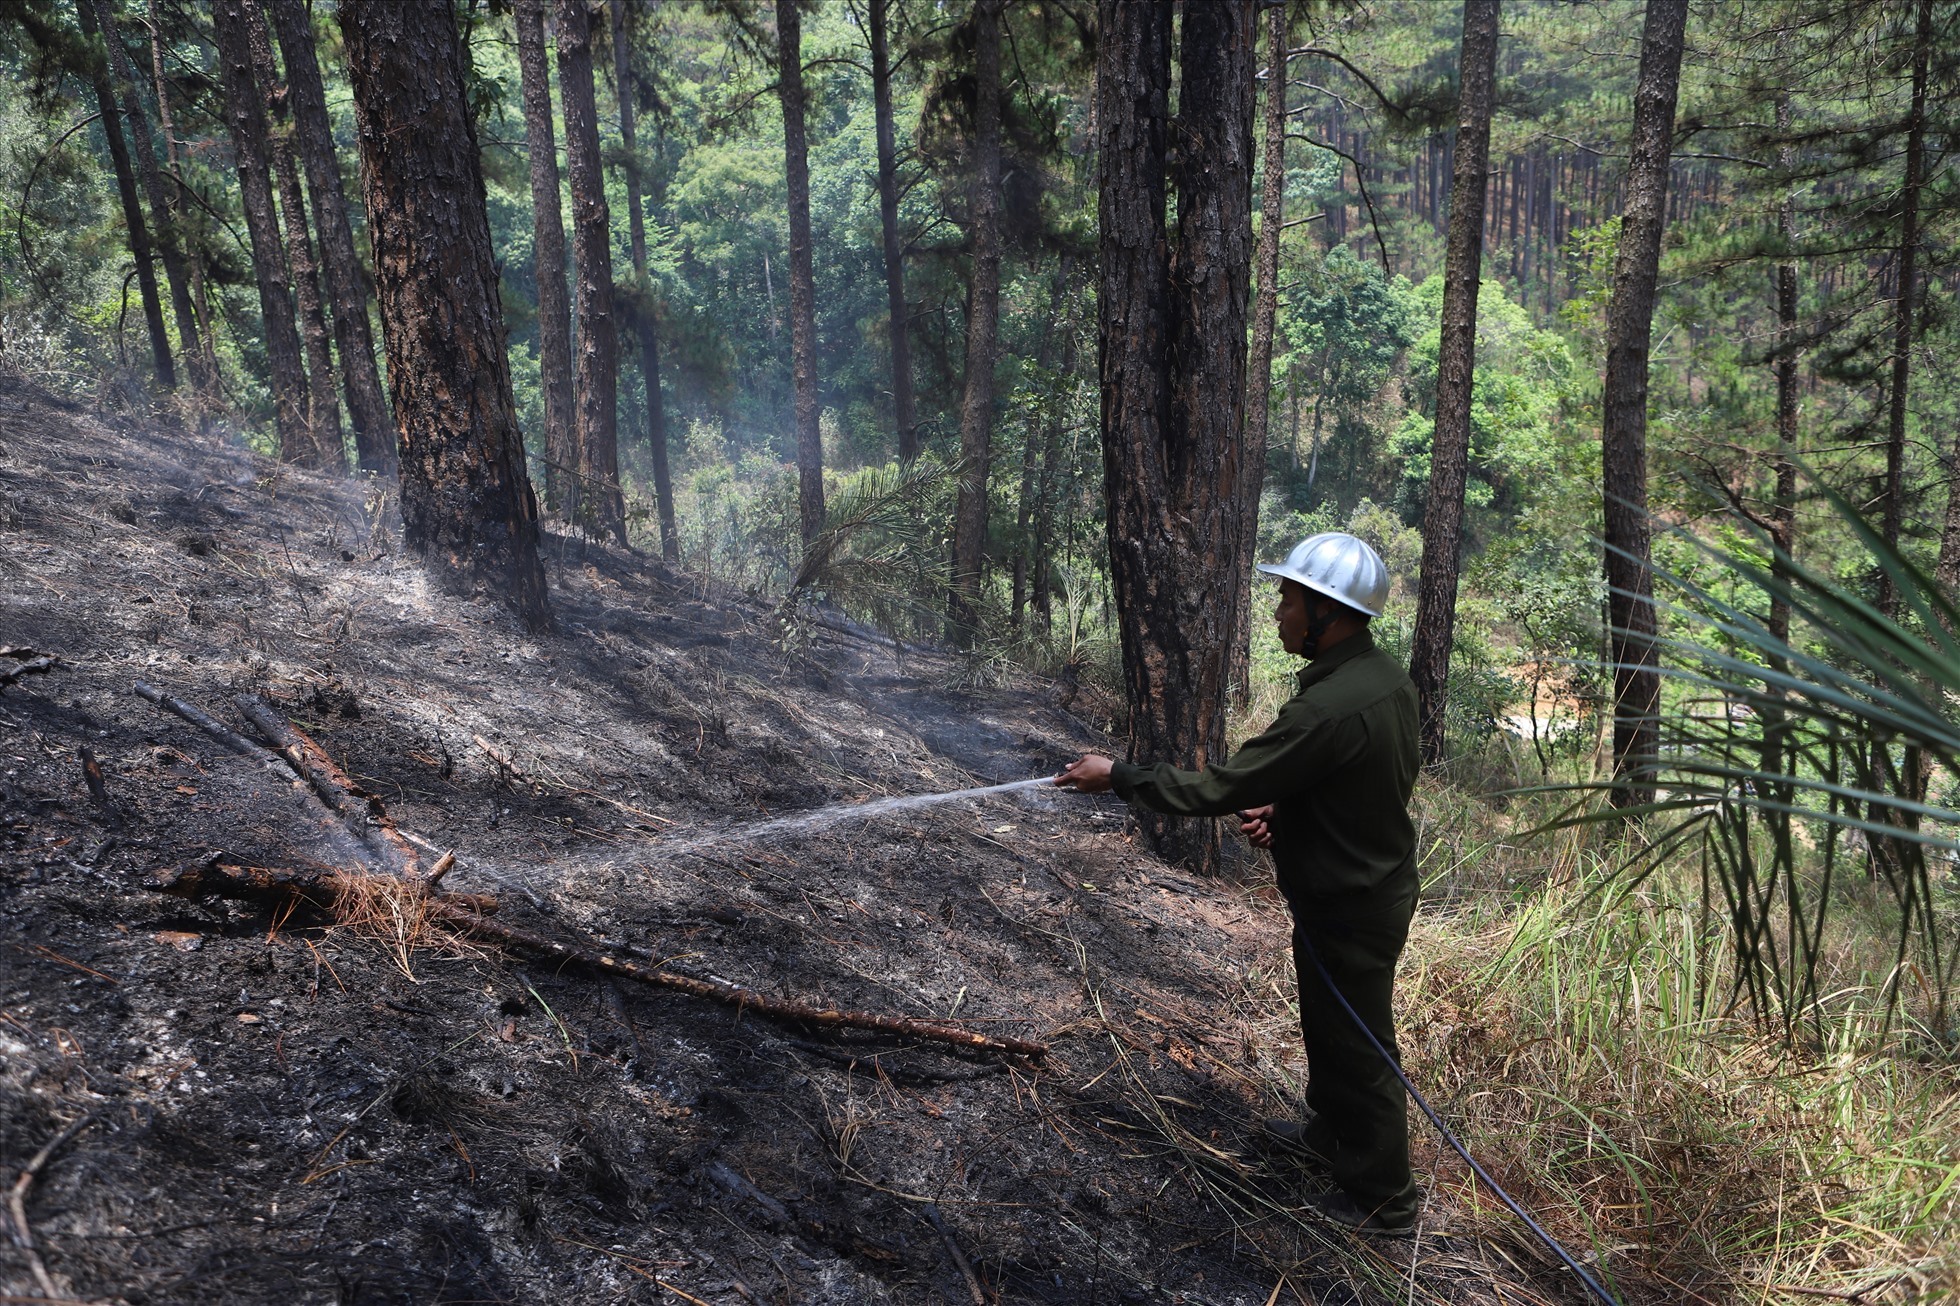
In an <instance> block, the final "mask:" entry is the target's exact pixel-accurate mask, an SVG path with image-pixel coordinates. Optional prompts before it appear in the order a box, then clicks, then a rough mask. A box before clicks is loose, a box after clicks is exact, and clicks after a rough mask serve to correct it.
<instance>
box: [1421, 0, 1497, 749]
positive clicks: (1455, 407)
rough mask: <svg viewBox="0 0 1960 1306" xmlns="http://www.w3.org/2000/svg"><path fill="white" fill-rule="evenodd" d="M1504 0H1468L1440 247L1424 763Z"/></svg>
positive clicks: (1464, 471)
mask: <svg viewBox="0 0 1960 1306" xmlns="http://www.w3.org/2000/svg"><path fill="white" fill-rule="evenodd" d="M1497 18H1498V0H1463V50H1462V54H1461V56H1460V65H1459V66H1460V78H1459V80H1460V84H1461V86H1462V92H1461V97H1460V99H1459V101H1458V104H1457V115H1456V120H1457V126H1456V176H1455V177H1454V178H1452V180H1451V184H1450V226H1449V236H1448V238H1447V240H1448V243H1447V245H1446V247H1445V250H1444V255H1443V320H1442V326H1441V344H1440V347H1439V350H1438V353H1437V358H1436V422H1435V435H1434V438H1433V440H1432V441H1431V446H1430V455H1429V497H1428V499H1427V500H1426V501H1425V502H1424V505H1423V510H1422V576H1421V579H1420V581H1419V587H1418V589H1417V593H1416V625H1415V631H1414V634H1413V636H1412V638H1411V640H1410V653H1409V678H1410V679H1411V680H1413V681H1414V682H1415V686H1416V694H1417V696H1418V699H1419V702H1420V707H1419V714H1418V721H1419V731H1420V737H1421V741H1422V757H1423V761H1425V762H1427V763H1429V764H1431V765H1434V764H1435V763H1437V762H1440V761H1442V760H1443V750H1444V744H1445V739H1444V735H1445V727H1446V722H1447V719H1448V711H1449V678H1450V650H1451V647H1452V645H1453V642H1454V640H1455V637H1456V580H1457V571H1458V567H1459V565H1460V556H1461V553H1462V549H1463V495H1464V489H1465V487H1466V486H1467V485H1468V483H1469V475H1470V398H1471V392H1472V389H1473V386H1474V381H1475V377H1476V369H1477V290H1478V286H1479V283H1480V279H1481V275H1482V272H1481V269H1482V266H1483V253H1484V251H1483V239H1482V237H1483V230H1484V200H1485V190H1486V186H1485V173H1486V172H1487V171H1488V170H1489V166H1490V115H1491V108H1492V105H1493V103H1494V102H1495V100H1496V88H1497V30H1498V28H1497Z"/></svg>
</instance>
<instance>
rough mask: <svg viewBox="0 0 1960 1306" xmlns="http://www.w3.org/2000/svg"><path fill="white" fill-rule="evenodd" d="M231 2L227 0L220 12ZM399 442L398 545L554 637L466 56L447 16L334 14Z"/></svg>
mask: <svg viewBox="0 0 1960 1306" xmlns="http://www.w3.org/2000/svg"><path fill="white" fill-rule="evenodd" d="M220 2H221V3H224V2H225V0H220ZM340 29H341V33H342V35H343V37H344V38H345V41H346V45H347V68H348V79H349V81H350V82H351V84H352V86H353V91H354V114H355V123H356V126H357V128H358V130H359V137H360V147H361V176H362V182H363V187H364V189H365V192H366V199H367V218H368V233H369V236H370V238H371V240H372V242H373V249H374V280H375V293H376V298H377V300H378V301H379V303H380V306H381V327H382V338H383V340H384V341H385V343H386V346H387V350H388V388H389V397H390V399H392V400H393V405H394V411H395V415H396V419H397V421H398V423H399V425H400V431H401V477H402V480H401V486H402V536H403V543H404V544H406V545H407V546H408V547H409V548H410V549H413V550H414V551H416V552H417V553H419V554H420V555H421V556H422V557H423V558H424V559H425V560H426V561H428V562H430V563H432V564H434V565H435V566H436V567H437V568H438V569H439V570H440V572H441V574H442V575H443V577H444V579H445V580H447V581H448V582H449V583H451V584H453V585H457V586H459V587H478V586H480V587H482V588H484V589H486V590H488V591H489V592H491V593H493V594H495V595H497V596H498V597H500V598H501V599H503V601H504V602H505V603H507V604H509V605H510V607H511V608H512V609H513V610H515V611H516V613H517V614H518V616H519V617H520V618H521V619H522V620H523V621H524V622H525V623H526V624H528V625H530V626H531V627H533V628H534V629H541V628H543V627H544V626H546V625H547V624H548V623H549V620H550V613H549V608H548V606H547V600H546V596H545V579H544V569H543V567H542V566H540V565H539V562H538V520H537V503H536V501H535V500H534V499H533V498H532V496H531V485H530V481H529V479H528V478H527V477H526V476H525V473H524V441H523V436H522V435H521V433H520V432H519V430H518V427H517V413H516V404H515V402H514V401H513V400H512V397H511V388H510V360H509V358H508V357H507V356H506V354H505V352H504V322H503V310H502V305H501V302H500V300H499V296H498V285H497V261H496V255H495V252H494V250H493V249H492V247H491V244H490V221H489V216H488V213H487V211H486V209H485V205H484V192H483V172H482V165H481V162H480V160H479V156H478V153H477V141H476V129H475V126H474V125H473V123H472V122H471V120H470V113H469V108H468V105H467V102H466V101H465V99H464V94H465V91H464V81H463V55H462V48H461V43H460V40H459V37H458V34H457V30H456V18H455V13H454V11H453V10H452V9H451V7H450V6H449V5H446V4H430V5H421V4H413V5H411V4H401V3H399V2H398V0H340Z"/></svg>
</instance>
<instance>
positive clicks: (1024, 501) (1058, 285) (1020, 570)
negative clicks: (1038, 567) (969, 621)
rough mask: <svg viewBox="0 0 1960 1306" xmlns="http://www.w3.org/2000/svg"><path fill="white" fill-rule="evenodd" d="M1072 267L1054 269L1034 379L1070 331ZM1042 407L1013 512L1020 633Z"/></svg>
mask: <svg viewBox="0 0 1960 1306" xmlns="http://www.w3.org/2000/svg"><path fill="white" fill-rule="evenodd" d="M1071 263H1072V260H1071V259H1070V257H1069V256H1068V255H1067V254H1064V255H1062V259H1061V266H1060V267H1058V268H1056V269H1055V276H1054V279H1053V280H1052V281H1051V282H1050V283H1049V288H1048V313H1047V316H1046V317H1044V318H1043V319H1042V321H1041V336H1040V343H1039V344H1037V345H1036V346H1035V353H1034V366H1035V375H1036V376H1039V377H1041V378H1043V379H1044V380H1046V379H1047V378H1048V376H1049V371H1048V368H1049V364H1050V362H1051V361H1052V359H1053V348H1054V343H1055V334H1056V329H1057V327H1059V328H1060V329H1061V331H1062V333H1063V334H1067V332H1068V329H1069V327H1068V323H1067V320H1066V308H1065V305H1064V296H1065V295H1067V293H1068V285H1069V274H1070V272H1071V270H1072V268H1071ZM1043 407H1044V405H1041V404H1031V405H1029V408H1028V416H1027V423H1026V434H1025V438H1024V439H1023V441H1022V444H1021V491H1020V494H1019V496H1018V497H1017V498H1016V500H1015V508H1014V577H1013V585H1012V588H1011V591H1010V593H1011V596H1012V597H1011V601H1010V607H1009V609H1008V611H1009V616H1008V623H1009V624H1010V625H1011V626H1012V627H1013V628H1014V629H1015V630H1019V629H1021V622H1022V617H1023V615H1024V613H1025V610H1026V607H1027V599H1028V573H1029V569H1030V567H1031V565H1032V563H1033V561H1034V520H1035V516H1036V512H1037V508H1036V496H1037V495H1038V494H1039V493H1040V490H1039V478H1040V474H1041V451H1042V446H1043V444H1044V443H1045V441H1044V439H1043V436H1044V435H1045V434H1046V431H1047V423H1046V422H1044V421H1043V420H1042V417H1043V411H1042V410H1043Z"/></svg>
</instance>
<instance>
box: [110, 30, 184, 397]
mask: <svg viewBox="0 0 1960 1306" xmlns="http://www.w3.org/2000/svg"><path fill="white" fill-rule="evenodd" d="M94 5H95V16H96V20H97V23H98V25H99V26H100V28H101V30H102V41H103V44H104V45H105V46H107V47H108V50H109V70H110V72H111V73H113V74H114V76H115V85H116V94H117V96H118V98H119V99H120V100H121V107H122V111H123V115H124V117H126V118H127V119H128V120H129V139H130V144H131V145H132V146H133V147H134V148H133V149H132V150H131V151H130V154H131V157H132V159H133V161H134V162H135V164H136V177H137V180H139V181H140V182H142V184H143V196H144V198H145V199H146V200H148V201H149V205H150V218H151V220H152V221H153V222H154V223H155V224H156V233H155V234H156V252H157V257H158V258H159V259H160V260H161V261H162V263H163V279H164V283H165V284H166V285H167V286H168V287H169V290H170V307H171V311H172V313H173V315H174V316H175V317H176V319H177V345H178V349H179V351H180V352H181V353H182V355H183V357H184V359H185V362H186V363H187V364H188V366H189V368H190V373H191V384H192V385H193V387H195V388H196V389H197V390H198V391H199V392H200V393H203V392H206V391H208V390H209V389H210V384H211V381H210V378H209V377H208V376H206V375H205V371H204V352H203V348H202V346H201V344H200V343H199V334H200V333H199V331H198V329H197V314H196V312H195V311H194V310H193V308H192V306H191V291H190V280H189V277H188V276H187V274H186V272H185V268H184V255H183V248H182V246H181V244H180V243H179V241H178V238H177V227H176V223H175V222H174V221H173V220H172V218H173V213H172V210H171V207H170V200H169V197H168V195H167V194H166V192H165V191H164V188H163V173H162V171H161V170H160V169H159V168H158V167H157V156H156V151H155V149H154V148H153V146H152V142H151V138H150V120H149V115H148V114H146V113H144V112H143V95H142V92H141V91H139V90H138V89H137V87H136V69H135V67H134V66H133V65H131V63H130V62H129V51H127V50H125V49H124V48H123V43H122V32H121V30H120V29H119V28H118V27H117V25H116V7H115V5H114V4H113V3H111V0H94Z"/></svg>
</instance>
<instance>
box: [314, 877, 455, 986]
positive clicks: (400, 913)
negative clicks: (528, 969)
mask: <svg viewBox="0 0 1960 1306" xmlns="http://www.w3.org/2000/svg"><path fill="white" fill-rule="evenodd" d="M333 886H334V900H333V914H334V919H335V921H336V922H338V924H339V925H340V926H342V927H344V928H345V929H347V930H349V931H350V932H352V933H353V934H354V935H356V936H357V937H359V938H363V939H366V940H368V941H370V942H372V943H375V944H377V945H378V946H379V947H380V948H381V949H382V951H384V952H385V953H386V954H387V955H388V959H389V960H390V961H392V962H393V963H394V965H395V968H396V969H397V970H399V971H401V973H402V974H403V975H404V976H405V977H407V978H408V979H409V980H411V981H414V980H415V978H416V976H415V955H416V953H418V952H423V951H427V950H431V949H439V950H441V951H442V953H443V954H444V955H446V956H472V957H476V956H483V955H485V954H484V952H483V949H482V948H481V947H480V946H478V945H476V944H474V943H471V942H470V941H469V939H468V937H467V935H466V934H465V933H464V932H463V931H462V930H460V929H458V928H457V927H456V926H454V925H452V924H450V923H448V922H446V921H444V920H443V919H442V918H441V917H439V916H437V915H436V914H434V913H433V912H431V911H430V910H429V902H430V900H429V893H428V890H427V889H426V888H425V887H424V886H423V885H421V884H418V883H413V882H410V881H408V880H397V879H392V878H390V877H388V876H385V875H368V874H347V875H338V876H335V877H334V882H333Z"/></svg>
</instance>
